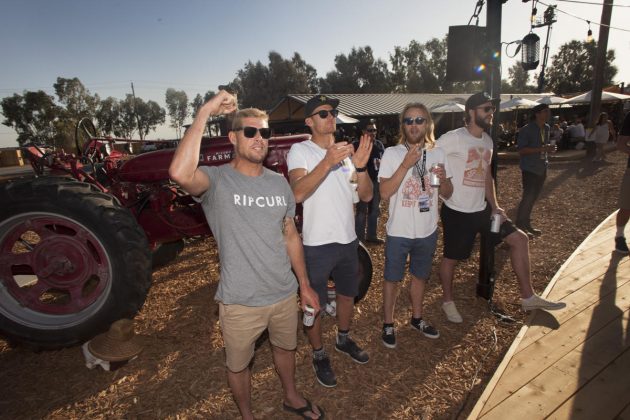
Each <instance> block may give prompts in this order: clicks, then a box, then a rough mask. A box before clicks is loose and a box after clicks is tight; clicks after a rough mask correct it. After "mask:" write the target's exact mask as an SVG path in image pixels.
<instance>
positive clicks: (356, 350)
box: [335, 337, 370, 365]
mask: <svg viewBox="0 0 630 420" xmlns="http://www.w3.org/2000/svg"><path fill="white" fill-rule="evenodd" d="M335 350H337V351H338V352H340V353H345V354H347V355H348V356H350V357H351V358H352V360H354V361H355V362H357V363H360V364H362V365H363V364H365V363H367V362H368V360H370V356H368V354H367V352H366V351H365V350H363V349H362V348H361V347H359V346H358V345H357V343H355V342H354V341H353V340H352V339H351V338H350V337H346V339H345V342H344V343H343V344H340V343H339V340H337V343H336V344H335Z"/></svg>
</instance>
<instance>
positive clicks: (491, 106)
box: [477, 105, 497, 112]
mask: <svg viewBox="0 0 630 420" xmlns="http://www.w3.org/2000/svg"><path fill="white" fill-rule="evenodd" d="M477 109H483V112H490V111H492V112H495V111H496V110H497V107H496V106H494V105H486V106H484V107H481V106H478V107H477Z"/></svg>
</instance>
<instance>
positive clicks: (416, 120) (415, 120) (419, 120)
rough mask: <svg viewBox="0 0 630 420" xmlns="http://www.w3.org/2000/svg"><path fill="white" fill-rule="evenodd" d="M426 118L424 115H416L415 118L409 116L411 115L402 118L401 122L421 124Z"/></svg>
mask: <svg viewBox="0 0 630 420" xmlns="http://www.w3.org/2000/svg"><path fill="white" fill-rule="evenodd" d="M426 120H427V119H426V118H424V117H416V118H411V117H407V118H403V122H404V123H405V124H406V125H412V124H413V123H416V124H417V125H422V124H424V123H425V122H426Z"/></svg>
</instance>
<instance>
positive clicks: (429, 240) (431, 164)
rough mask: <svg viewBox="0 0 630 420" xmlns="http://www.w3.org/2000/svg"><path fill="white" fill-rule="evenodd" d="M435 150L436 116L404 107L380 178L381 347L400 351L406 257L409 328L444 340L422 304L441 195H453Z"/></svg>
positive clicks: (419, 107)
mask: <svg viewBox="0 0 630 420" xmlns="http://www.w3.org/2000/svg"><path fill="white" fill-rule="evenodd" d="M434 146H435V138H434V136H433V118H431V113H430V112H429V110H428V109H427V108H426V106H424V105H423V104H421V103H410V104H407V105H405V108H403V111H402V112H401V114H400V141H399V144H398V145H396V146H393V147H390V148H388V149H387V150H385V154H384V155H383V160H382V162H381V170H380V171H379V174H378V176H379V180H380V189H381V192H382V196H383V198H384V199H386V200H389V219H388V220H387V241H386V243H385V269H384V277H385V279H384V280H385V281H384V282H383V332H382V335H381V339H382V341H383V345H385V347H388V348H395V347H396V333H395V328H394V306H395V304H396V298H397V297H398V292H399V290H398V289H399V287H398V285H399V284H400V283H401V282H402V281H403V279H404V276H405V266H406V264H407V259H409V273H410V274H411V285H410V288H409V296H410V298H411V309H412V315H411V320H410V322H409V325H410V326H411V328H413V329H414V330H416V331H419V332H420V333H422V334H423V335H424V336H425V337H428V338H438V337H439V336H440V333H439V331H438V330H437V329H436V328H435V327H433V326H432V325H431V324H429V323H428V322H427V321H426V320H425V319H423V301H424V290H425V287H426V283H427V281H428V280H429V277H430V274H431V264H432V262H433V255H434V254H435V248H436V246H437V237H438V232H437V228H438V194H439V195H441V196H442V197H443V198H448V197H450V195H451V193H452V192H453V185H452V184H451V181H450V179H449V169H448V167H447V166H446V162H445V161H446V157H445V155H444V151H443V150H441V149H439V148H436V147H434ZM440 165H441V166H440ZM431 172H434V173H435V174H436V175H437V176H438V177H439V179H440V183H439V186H436V185H433V186H432V185H431V182H430V176H429V175H430V173H431Z"/></svg>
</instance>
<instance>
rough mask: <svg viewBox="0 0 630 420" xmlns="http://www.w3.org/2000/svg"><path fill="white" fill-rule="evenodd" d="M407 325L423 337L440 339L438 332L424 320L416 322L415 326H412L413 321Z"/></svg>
mask: <svg viewBox="0 0 630 420" xmlns="http://www.w3.org/2000/svg"><path fill="white" fill-rule="evenodd" d="M409 325H411V328H413V329H414V330H418V331H420V332H421V333H422V334H424V336H425V337H428V338H439V337H440V332H439V331H438V330H437V329H436V328H435V327H433V326H432V325H429V324H428V323H427V322H426V321H425V320H424V319H421V320H420V322H418V323H417V324H414V323H413V321H411V322H410V323H409Z"/></svg>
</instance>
